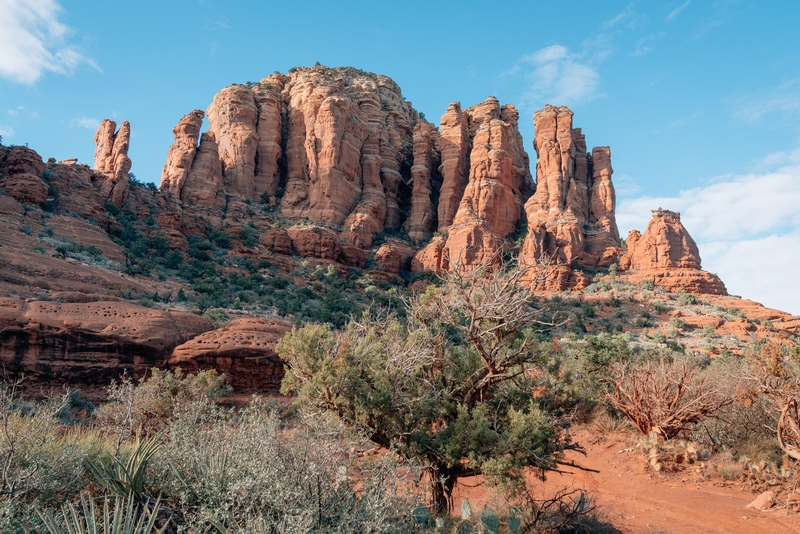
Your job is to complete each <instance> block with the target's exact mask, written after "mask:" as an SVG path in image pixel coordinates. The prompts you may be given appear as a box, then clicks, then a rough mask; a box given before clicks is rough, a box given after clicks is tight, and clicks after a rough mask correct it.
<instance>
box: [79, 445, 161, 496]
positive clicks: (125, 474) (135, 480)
mask: <svg viewBox="0 0 800 534" xmlns="http://www.w3.org/2000/svg"><path fill="white" fill-rule="evenodd" d="M159 448H161V441H160V437H159V436H153V437H151V438H150V439H147V440H144V441H142V440H141V438H137V439H136V444H135V445H134V446H133V450H132V451H131V453H130V455H128V457H127V459H120V457H119V456H110V455H104V456H98V457H97V459H96V460H90V459H87V460H86V468H87V469H88V470H89V471H90V472H91V473H92V475H94V477H95V479H97V482H98V484H100V485H101V486H102V487H103V488H104V489H105V490H106V491H108V492H109V493H111V494H112V495H115V496H117V497H126V496H127V495H129V494H132V495H133V496H134V497H135V498H136V499H137V500H141V497H142V490H143V489H144V473H145V470H146V469H147V464H148V463H149V462H150V459H151V458H152V457H153V455H154V454H155V453H156V452H158V450H159Z"/></svg>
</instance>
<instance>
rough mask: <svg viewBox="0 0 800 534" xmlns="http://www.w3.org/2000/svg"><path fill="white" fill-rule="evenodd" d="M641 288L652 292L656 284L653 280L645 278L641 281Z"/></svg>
mask: <svg viewBox="0 0 800 534" xmlns="http://www.w3.org/2000/svg"><path fill="white" fill-rule="evenodd" d="M642 287H643V288H644V289H647V290H650V291H653V290H654V289H655V288H656V283H655V282H654V281H653V280H649V279H647V278H645V279H644V280H642Z"/></svg>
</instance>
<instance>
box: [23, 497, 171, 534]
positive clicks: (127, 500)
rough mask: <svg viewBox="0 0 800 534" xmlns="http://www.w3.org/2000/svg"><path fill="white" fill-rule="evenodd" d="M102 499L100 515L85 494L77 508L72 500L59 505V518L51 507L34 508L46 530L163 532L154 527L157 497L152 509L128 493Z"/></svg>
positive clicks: (53, 533) (59, 533) (54, 533)
mask: <svg viewBox="0 0 800 534" xmlns="http://www.w3.org/2000/svg"><path fill="white" fill-rule="evenodd" d="M111 500H112V499H110V498H108V497H107V498H106V499H104V500H103V510H102V517H101V518H98V515H99V514H98V509H97V505H96V504H95V503H94V500H93V499H92V498H91V497H89V496H87V495H86V494H82V495H81V506H80V510H79V509H78V508H76V507H75V505H73V504H72V503H67V504H65V505H64V506H62V507H61V516H62V518H57V514H56V515H54V514H53V513H52V511H51V510H45V512H44V513H41V512H38V511H37V513H38V514H39V517H40V518H41V519H42V522H43V523H44V525H45V527H46V528H47V530H48V532H50V534H150V533H151V532H163V531H164V530H165V529H166V526H165V527H164V528H162V529H161V530H154V529H155V524H156V518H157V517H158V512H159V509H160V508H161V499H157V500H156V502H155V504H154V506H153V508H152V510H151V509H149V508H148V507H147V506H139V500H138V499H137V498H136V497H135V496H134V495H133V494H132V493H130V494H128V495H127V496H124V497H114V498H113V500H114V509H113V510H112V509H111V505H110V502H111Z"/></svg>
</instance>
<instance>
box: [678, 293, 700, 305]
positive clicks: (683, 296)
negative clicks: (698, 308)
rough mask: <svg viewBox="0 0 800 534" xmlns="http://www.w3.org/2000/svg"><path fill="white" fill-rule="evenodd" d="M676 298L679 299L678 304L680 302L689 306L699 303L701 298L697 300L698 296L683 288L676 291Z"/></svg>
mask: <svg viewBox="0 0 800 534" xmlns="http://www.w3.org/2000/svg"><path fill="white" fill-rule="evenodd" d="M675 298H676V299H677V300H678V304H680V305H681V306H689V305H693V304H698V303H699V302H700V301H699V300H697V297H695V296H694V295H692V294H691V293H687V292H686V291H684V290H682V289H679V290H677V291H676V292H675Z"/></svg>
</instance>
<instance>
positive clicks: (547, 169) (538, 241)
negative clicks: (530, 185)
mask: <svg viewBox="0 0 800 534" xmlns="http://www.w3.org/2000/svg"><path fill="white" fill-rule="evenodd" d="M533 122H534V129H535V133H536V138H535V139H534V143H533V145H534V148H535V149H536V153H537V155H538V159H537V162H536V193H534V195H533V196H532V197H531V198H530V199H529V200H528V202H527V203H526V204H525V211H526V213H527V216H528V235H527V237H526V239H525V243H524V246H523V250H522V254H521V258H522V259H523V260H524V261H526V262H527V263H530V264H535V263H536V262H538V261H540V260H541V259H542V258H552V260H553V261H555V262H558V263H561V264H563V265H565V266H568V267H571V268H572V267H584V268H590V269H597V268H604V267H608V266H610V265H611V264H612V263H614V262H615V261H616V260H617V258H618V256H619V254H620V248H619V230H618V229H617V223H616V220H615V217H614V208H615V203H616V197H615V194H614V186H613V184H612V182H611V175H612V172H613V170H612V168H611V152H610V150H609V148H608V147H597V148H594V149H593V150H592V151H591V153H589V152H587V148H586V139H585V136H584V135H583V133H582V132H581V130H580V128H573V127H572V111H570V110H569V109H568V108H566V107H563V106H562V107H554V106H550V105H548V106H546V107H545V109H543V110H540V111H537V112H536V113H535V114H534V116H533ZM561 289H563V288H561Z"/></svg>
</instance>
